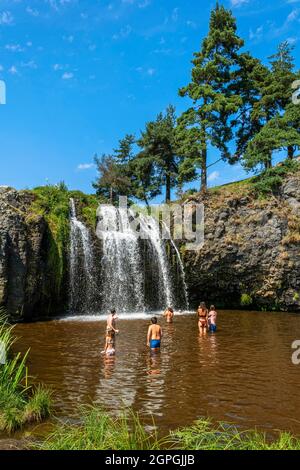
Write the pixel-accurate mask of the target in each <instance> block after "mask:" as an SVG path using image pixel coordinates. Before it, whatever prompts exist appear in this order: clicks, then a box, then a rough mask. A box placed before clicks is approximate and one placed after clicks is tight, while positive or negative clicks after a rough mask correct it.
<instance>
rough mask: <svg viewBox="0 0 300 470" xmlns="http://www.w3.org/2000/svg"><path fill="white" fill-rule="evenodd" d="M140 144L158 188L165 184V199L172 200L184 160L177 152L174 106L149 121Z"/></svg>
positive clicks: (139, 141)
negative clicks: (173, 190) (181, 162)
mask: <svg viewBox="0 0 300 470" xmlns="http://www.w3.org/2000/svg"><path fill="white" fill-rule="evenodd" d="M138 145H139V146H140V147H141V149H142V158H143V159H144V163H145V164H146V166H147V167H148V168H150V169H151V171H152V182H156V183H157V189H158V188H159V187H160V186H161V185H164V186H165V188H166V196H165V201H166V202H170V200H171V189H172V188H173V187H175V186H176V185H177V177H178V166H179V163H180V161H181V160H182V158H181V157H179V156H178V154H177V147H176V116H175V108H174V107H173V106H169V107H168V108H167V110H166V113H165V115H164V114H163V113H160V114H159V115H158V116H157V119H156V121H153V122H148V123H147V125H146V129H145V131H144V132H142V135H141V137H140V139H139V140H138ZM150 162H151V166H150V165H149V163H150Z"/></svg>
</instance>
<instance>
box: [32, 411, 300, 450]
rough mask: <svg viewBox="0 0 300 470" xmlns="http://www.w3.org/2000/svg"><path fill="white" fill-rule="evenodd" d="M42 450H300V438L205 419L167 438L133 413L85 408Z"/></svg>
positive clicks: (60, 428)
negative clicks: (75, 421) (269, 435)
mask: <svg viewBox="0 0 300 470" xmlns="http://www.w3.org/2000/svg"><path fill="white" fill-rule="evenodd" d="M32 447H33V448H34V449H40V450H160V449H161V450H163V449H164V450H166V449H169V450H171V449H176V450H300V439H298V438H296V437H293V436H292V435H291V434H289V433H278V437H277V438H276V439H273V440H270V439H268V438H267V437H266V435H265V434H263V433H259V432H257V431H244V432H241V431H240V430H238V429H237V428H236V427H235V426H232V425H230V424H225V423H217V424H213V423H212V421H210V420H207V419H201V420H198V421H196V422H195V423H194V424H193V425H192V426H190V427H187V428H184V429H182V430H177V431H171V432H170V433H169V435H168V436H167V437H165V438H163V439H160V440H159V439H158V437H157V434H156V433H152V434H148V433H147V432H146V431H145V429H144V427H143V424H142V423H141V420H140V418H139V416H138V415H137V414H135V413H134V412H133V411H129V412H127V413H126V412H122V414H121V415H120V416H119V417H111V416H110V415H109V414H108V413H106V412H105V411H103V410H102V409H99V408H96V407H85V408H84V409H83V410H82V419H81V424H79V425H74V424H73V425H67V424H63V425H58V426H57V428H56V429H55V430H54V432H52V433H51V434H50V435H49V436H48V438H47V439H46V440H45V441H44V442H42V443H40V444H33V445H32Z"/></svg>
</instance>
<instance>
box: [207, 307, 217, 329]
mask: <svg viewBox="0 0 300 470" xmlns="http://www.w3.org/2000/svg"><path fill="white" fill-rule="evenodd" d="M217 315H218V314H217V312H216V307H215V306H214V305H211V307H210V309H209V314H208V324H209V331H211V332H212V333H215V332H216V331H217Z"/></svg>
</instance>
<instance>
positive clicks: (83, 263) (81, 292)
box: [70, 199, 94, 312]
mask: <svg viewBox="0 0 300 470" xmlns="http://www.w3.org/2000/svg"><path fill="white" fill-rule="evenodd" d="M70 226H71V227H70V232H71V233H70V237H71V243H70V310H71V311H72V312H82V311H92V310H93V308H92V307H93V306H92V300H93V298H94V295H93V289H94V273H93V266H94V259H93V258H94V257H93V251H92V247H91V246H92V244H91V240H90V233H89V230H88V229H87V227H86V226H85V225H84V224H83V223H82V222H80V220H78V219H77V215H76V207H75V202H74V199H70Z"/></svg>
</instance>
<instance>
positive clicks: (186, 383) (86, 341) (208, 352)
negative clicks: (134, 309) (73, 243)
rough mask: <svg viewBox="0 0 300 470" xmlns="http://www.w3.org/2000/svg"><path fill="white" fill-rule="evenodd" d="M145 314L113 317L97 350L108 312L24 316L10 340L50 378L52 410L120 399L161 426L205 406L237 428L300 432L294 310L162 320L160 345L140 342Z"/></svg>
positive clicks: (298, 322)
mask: <svg viewBox="0 0 300 470" xmlns="http://www.w3.org/2000/svg"><path fill="white" fill-rule="evenodd" d="M148 324H149V320H148V319H135V320H119V323H118V327H119V328H120V334H119V336H118V339H117V356H116V357H115V358H112V359H104V358H103V357H101V354H100V351H101V349H102V348H103V342H104V332H105V322H104V321H97V322H95V321H89V320H87V321H78V320H75V321H52V322H46V323H35V324H20V325H18V326H17V327H16V334H17V336H18V337H19V340H18V342H17V343H16V345H15V349H17V350H20V351H22V352H25V351H26V350H27V349H28V348H29V347H30V356H29V369H30V373H31V374H33V375H34V376H36V377H37V378H38V380H40V381H42V382H44V383H45V384H46V385H48V386H50V387H52V389H53V390H54V392H55V403H56V409H57V413H58V414H59V415H62V416H66V417H69V416H74V415H76V409H77V407H78V405H80V404H86V403H91V402H92V403H95V404H99V405H105V406H106V407H108V408H109V409H111V410H118V409H120V408H121V407H122V406H123V405H127V406H131V407H132V408H133V409H134V410H136V411H139V412H141V413H143V414H144V415H145V416H148V417H149V422H150V414H151V413H152V414H153V417H154V420H155V422H156V424H157V425H158V427H159V429H160V431H161V432H162V433H164V432H166V431H167V430H168V429H173V428H176V427H178V426H184V425H188V424H191V423H192V422H193V421H194V420H195V419H197V418H200V417H206V416H210V417H212V418H213V419H214V420H224V421H229V422H232V423H236V424H237V425H239V426H241V427H242V428H253V427H255V426H257V427H258V428H259V429H262V430H266V431H272V430H275V429H281V430H289V431H292V432H293V433H296V434H298V435H300V393H299V391H300V365H299V366H295V365H293V364H292V362H291V355H292V349H291V344H292V342H293V341H294V340H296V339H300V317H299V316H297V315H292V314H276V313H258V312H237V311H234V312H231V311H226V312H225V311H224V312H220V313H219V322H218V332H217V334H216V335H211V334H207V335H206V336H199V334H198V331H197V324H196V321H195V316H194V315H184V316H177V317H176V318H175V322H174V324H173V325H165V324H164V321H162V325H163V326H164V339H163V345H162V350H161V352H160V353H159V354H154V355H150V353H149V350H148V349H147V347H146V338H145V335H146V332H147V327H148Z"/></svg>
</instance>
